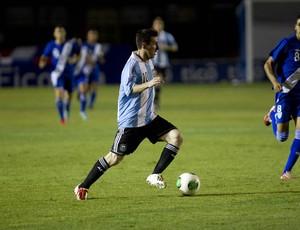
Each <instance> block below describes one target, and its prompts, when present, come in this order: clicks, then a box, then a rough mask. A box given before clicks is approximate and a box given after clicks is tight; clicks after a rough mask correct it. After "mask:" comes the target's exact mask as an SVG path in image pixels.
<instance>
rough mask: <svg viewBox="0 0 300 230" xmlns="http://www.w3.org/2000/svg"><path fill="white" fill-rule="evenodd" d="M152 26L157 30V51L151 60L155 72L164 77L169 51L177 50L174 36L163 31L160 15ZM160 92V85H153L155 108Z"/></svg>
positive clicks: (163, 25)
mask: <svg viewBox="0 0 300 230" xmlns="http://www.w3.org/2000/svg"><path fill="white" fill-rule="evenodd" d="M152 28H153V29H155V30H157V32H158V46H159V50H158V51H157V53H156V55H155V57H154V59H153V61H154V67H155V71H156V74H157V75H159V76H161V77H162V78H163V79H165V77H166V75H167V71H168V70H169V68H170V66H171V65H170V61H169V54H168V53H169V52H177V51H178V45H177V42H176V40H175V38H174V36H173V35H172V34H171V33H169V32H167V31H165V30H164V28H165V22H164V20H163V19H162V18H161V17H156V18H155V19H154V20H153V22H152ZM160 94H161V86H160V85H157V86H155V98H154V104H155V107H156V108H159V107H160Z"/></svg>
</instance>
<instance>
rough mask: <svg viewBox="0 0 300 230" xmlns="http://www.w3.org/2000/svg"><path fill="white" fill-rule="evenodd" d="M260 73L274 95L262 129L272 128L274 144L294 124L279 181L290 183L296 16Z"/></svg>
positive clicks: (296, 110) (297, 64)
mask: <svg viewBox="0 0 300 230" xmlns="http://www.w3.org/2000/svg"><path fill="white" fill-rule="evenodd" d="M269 55H270V56H269V58H268V59H267V61H266V62H265V65H264V69H265V72H266V75H267V77H268V79H269V80H270V82H271V83H272V85H273V89H274V91H275V106H272V108H271V109H270V111H269V113H268V114H267V115H266V116H265V117H264V123H265V125H267V126H269V125H271V124H272V128H273V133H274V135H275V136H276V138H277V140H278V141H280V142H284V141H286V140H287V139H288V136H289V123H290V120H291V119H293V120H294V121H295V126H296V130H295V137H294V140H293V143H292V145H291V147H290V154H289V157H288V159H287V162H286V165H285V168H284V170H283V172H282V175H281V177H280V178H281V179H284V180H289V179H292V178H293V177H292V175H291V171H292V168H293V166H294V165H295V163H296V162H297V160H298V157H299V154H300V81H299V80H300V15H299V16H298V17H297V20H296V24H295V33H294V34H293V35H291V36H289V37H286V38H283V39H282V40H280V41H279V42H278V44H277V45H276V46H275V48H274V49H273V50H272V51H271V52H270V53H269Z"/></svg>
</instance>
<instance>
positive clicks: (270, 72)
mask: <svg viewBox="0 0 300 230" xmlns="http://www.w3.org/2000/svg"><path fill="white" fill-rule="evenodd" d="M273 64H274V60H273V58H272V57H269V58H268V60H267V61H266V62H265V64H264V69H265V72H266V75H267V77H268V79H269V80H270V82H271V83H272V85H273V89H274V91H275V92H276V93H278V92H280V91H282V86H281V84H280V83H279V82H278V81H277V78H276V76H275V74H274V71H273Z"/></svg>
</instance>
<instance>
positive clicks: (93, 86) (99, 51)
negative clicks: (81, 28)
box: [75, 29, 105, 120]
mask: <svg viewBox="0 0 300 230" xmlns="http://www.w3.org/2000/svg"><path fill="white" fill-rule="evenodd" d="M98 39H99V32H98V31H97V30H95V29H90V30H89V31H88V32H87V36H86V41H84V42H83V43H82V45H81V49H80V57H79V60H78V62H77V65H76V71H75V75H76V85H77V87H78V93H79V101H80V116H81V117H82V119H83V120H86V119H87V114H86V104H87V94H88V93H89V94H90V98H89V100H88V103H89V108H93V107H94V103H95V100H96V97H97V89H98V83H99V79H100V64H104V63H105V58H104V53H103V48H102V45H101V44H100V43H99V42H98Z"/></svg>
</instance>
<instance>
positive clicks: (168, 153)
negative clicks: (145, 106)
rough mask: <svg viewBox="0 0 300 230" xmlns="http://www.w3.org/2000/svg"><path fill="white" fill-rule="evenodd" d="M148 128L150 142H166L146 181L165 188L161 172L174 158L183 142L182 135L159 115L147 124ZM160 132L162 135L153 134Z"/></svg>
mask: <svg viewBox="0 0 300 230" xmlns="http://www.w3.org/2000/svg"><path fill="white" fill-rule="evenodd" d="M149 130H151V131H150V132H151V134H150V135H149V137H148V138H149V139H150V141H151V142H152V143H156V141H165V142H167V144H166V145H165V147H164V149H163V150H162V153H161V155H160V158H159V160H158V162H157V164H156V165H155V167H154V170H153V172H152V174H150V175H149V176H148V177H147V179H146V181H147V182H148V183H150V184H152V185H155V186H156V187H158V188H165V187H166V184H165V182H164V181H163V178H162V176H161V173H162V172H163V171H164V170H165V169H166V168H167V167H168V166H169V165H170V163H171V162H172V161H173V160H174V159H175V156H176V155H177V153H178V151H179V149H180V147H181V145H182V143H183V137H182V135H181V133H180V131H179V130H178V129H176V127H175V126H174V125H172V124H171V123H170V122H168V121H166V120H165V119H163V118H161V117H159V116H158V117H157V118H156V119H155V120H154V121H153V122H152V124H150V125H149ZM162 133H163V135H162V136H157V137H155V134H158V135H159V134H162ZM155 138H156V139H155Z"/></svg>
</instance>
